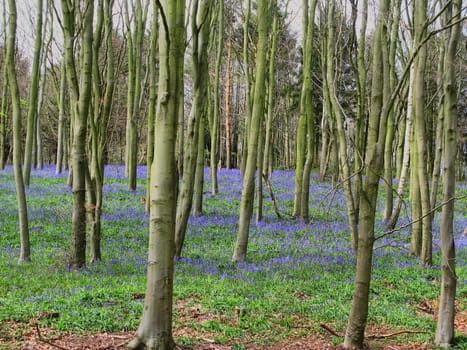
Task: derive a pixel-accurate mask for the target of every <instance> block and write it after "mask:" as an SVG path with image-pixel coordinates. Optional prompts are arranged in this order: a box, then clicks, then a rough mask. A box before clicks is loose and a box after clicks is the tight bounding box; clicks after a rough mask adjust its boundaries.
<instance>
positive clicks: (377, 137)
mask: <svg viewBox="0 0 467 350" xmlns="http://www.w3.org/2000/svg"><path fill="white" fill-rule="evenodd" d="M389 6H390V1H389V0H382V1H381V2H380V10H379V18H378V21H377V28H376V31H375V37H374V44H373V69H372V84H371V104H370V116H369V125H368V141H367V147H366V153H365V154H366V157H365V164H366V167H367V169H366V177H365V183H364V187H363V188H362V192H361V193H360V217H359V231H358V254H357V271H356V277H355V284H354V294H353V299H352V308H351V311H350V316H349V322H348V325H347V330H346V333H345V339H344V344H343V345H344V348H345V349H353V348H356V349H362V348H363V340H364V334H365V327H366V322H367V318H368V301H369V294H370V281H371V263H372V257H373V244H374V240H375V234H374V226H375V209H376V200H377V197H378V184H379V177H380V174H381V171H382V168H383V162H384V140H385V137H386V119H387V108H388V107H387V104H388V101H387V99H388V96H385V92H384V90H385V89H384V83H383V78H384V73H383V70H384V68H383V56H382V55H383V52H384V50H383V47H382V46H383V45H387V33H386V27H385V23H386V21H387V18H388V12H389Z"/></svg>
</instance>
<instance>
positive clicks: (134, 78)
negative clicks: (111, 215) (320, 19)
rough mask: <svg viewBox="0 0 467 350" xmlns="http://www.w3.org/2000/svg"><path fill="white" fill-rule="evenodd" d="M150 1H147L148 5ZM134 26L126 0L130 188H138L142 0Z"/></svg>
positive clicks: (127, 152) (138, 1) (145, 12)
mask: <svg viewBox="0 0 467 350" xmlns="http://www.w3.org/2000/svg"><path fill="white" fill-rule="evenodd" d="M148 4H149V2H147V3H146V6H148ZM134 5H135V6H134V13H133V14H132V15H133V16H134V28H133V30H131V23H130V14H129V10H128V3H127V2H126V1H125V18H126V26H127V40H128V101H127V128H126V130H127V136H126V140H127V146H126V170H127V173H128V189H129V190H133V191H134V190H136V181H137V173H136V169H137V165H138V144H139V135H138V122H139V119H140V110H141V104H140V101H141V94H142V69H143V67H142V66H143V64H142V57H143V38H144V27H145V22H146V14H147V7H146V8H145V10H144V14H143V8H142V5H141V0H136V1H135V4H134Z"/></svg>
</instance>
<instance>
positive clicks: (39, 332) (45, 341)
mask: <svg viewBox="0 0 467 350" xmlns="http://www.w3.org/2000/svg"><path fill="white" fill-rule="evenodd" d="M34 325H35V326H36V330H37V335H38V336H39V341H41V342H43V343H46V344H49V345H51V346H54V347H56V348H57V349H61V350H70V349H68V348H64V347H63V346H60V345H57V344H55V343H54V342H52V341H50V340H47V339H45V338H44V337H43V336H42V334H41V331H40V329H39V325H38V324H37V323H35V324H34Z"/></svg>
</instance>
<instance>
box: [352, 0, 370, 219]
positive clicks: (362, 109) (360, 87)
mask: <svg viewBox="0 0 467 350" xmlns="http://www.w3.org/2000/svg"><path fill="white" fill-rule="evenodd" d="M361 11H362V14H361V24H360V30H359V34H358V48H357V77H356V81H357V120H356V123H355V127H356V130H355V135H356V144H355V161H354V172H355V177H354V191H353V195H354V197H355V198H354V205H355V215H356V217H357V218H358V217H359V212H360V199H359V197H360V192H361V189H362V186H363V183H362V173H363V168H364V159H365V138H366V136H365V134H366V132H365V131H366V126H367V122H366V120H367V117H366V114H367V112H368V108H367V105H368V99H367V81H366V80H367V67H366V66H367V65H366V63H365V57H366V28H367V21H368V0H363V1H362V8H361Z"/></svg>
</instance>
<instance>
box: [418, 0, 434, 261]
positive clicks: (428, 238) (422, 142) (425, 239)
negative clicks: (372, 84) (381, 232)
mask: <svg viewBox="0 0 467 350" xmlns="http://www.w3.org/2000/svg"><path fill="white" fill-rule="evenodd" d="M426 11H427V3H426V0H416V1H415V36H416V42H417V44H418V43H420V42H421V41H422V40H423V38H424V36H425V33H424V26H425V24H426V18H427V15H426ZM426 55H427V47H426V45H423V46H422V47H421V48H420V50H419V52H418V56H417V58H416V59H415V69H414V70H415V76H414V99H415V100H414V101H415V102H414V112H415V116H414V118H415V138H416V141H415V142H416V143H417V163H416V164H414V165H415V166H416V167H417V173H418V180H419V185H420V203H421V208H422V212H421V214H422V216H423V218H422V250H421V254H420V262H421V264H422V265H425V266H431V262H432V215H431V214H430V211H431V204H430V191H429V185H428V169H427V161H428V159H427V146H426V143H427V134H426V122H425V110H424V108H425V91H424V90H425V87H424V83H425V82H424V80H425V66H426Z"/></svg>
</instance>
